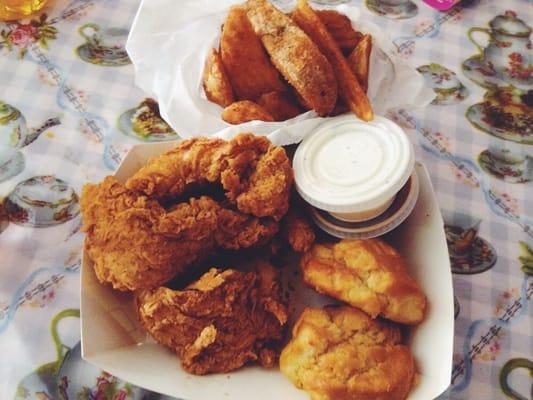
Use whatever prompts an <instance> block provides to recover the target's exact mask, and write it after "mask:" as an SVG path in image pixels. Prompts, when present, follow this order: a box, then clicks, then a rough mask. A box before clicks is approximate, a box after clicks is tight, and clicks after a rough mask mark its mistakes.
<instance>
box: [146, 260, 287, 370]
mask: <svg viewBox="0 0 533 400" xmlns="http://www.w3.org/2000/svg"><path fill="white" fill-rule="evenodd" d="M137 308H138V313H139V319H140V321H141V324H142V326H143V327H144V328H145V329H146V330H147V331H148V332H149V333H150V334H151V335H152V336H153V337H154V339H155V340H156V341H157V342H159V343H160V344H162V345H164V346H166V347H168V348H170V349H172V350H173V351H175V352H176V353H177V354H178V356H179V358H180V359H181V363H182V366H183V368H184V369H185V370H186V371H188V372H190V373H193V374H197V375H203V374H209V373H216V372H229V371H232V370H235V369H237V368H240V367H241V366H243V365H245V364H247V363H250V362H258V363H260V364H261V365H263V366H265V367H273V366H274V365H275V364H276V362H277V359H278V349H277V347H278V345H279V341H280V340H281V338H282V334H283V327H284V325H285V323H286V321H287V308H286V306H285V305H284V304H283V302H282V301H281V291H280V283H279V281H278V276H277V273H276V271H275V270H274V269H273V267H272V266H270V265H269V264H267V263H266V262H261V263H258V266H257V270H256V271H252V272H239V271H236V270H233V269H229V270H226V271H222V270H219V269H216V268H212V269H211V270H210V271H209V272H207V273H206V274H204V275H203V276H202V277H201V278H200V279H199V280H198V281H196V282H194V283H193V284H191V285H189V286H188V287H187V288H186V289H184V290H176V291H175V290H171V289H168V288H165V287H161V288H158V289H156V290H144V291H140V292H138V293H137Z"/></svg>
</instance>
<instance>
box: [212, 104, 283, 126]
mask: <svg viewBox="0 0 533 400" xmlns="http://www.w3.org/2000/svg"><path fill="white" fill-rule="evenodd" d="M221 117H222V119H223V120H224V121H226V122H227V123H228V124H232V125H239V124H244V123H245V122H250V121H266V122H272V121H274V117H273V116H272V115H270V113H269V112H268V111H267V110H266V109H265V108H263V107H261V106H260V105H259V104H257V103H254V102H253V101H250V100H241V101H236V102H235V103H232V104H230V105H229V106H227V107H226V108H225V109H224V111H222V115H221Z"/></svg>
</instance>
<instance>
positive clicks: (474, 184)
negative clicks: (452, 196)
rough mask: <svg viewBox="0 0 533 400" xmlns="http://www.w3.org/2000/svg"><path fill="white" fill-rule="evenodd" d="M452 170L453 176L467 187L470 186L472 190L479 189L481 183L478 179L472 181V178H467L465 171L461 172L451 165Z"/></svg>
mask: <svg viewBox="0 0 533 400" xmlns="http://www.w3.org/2000/svg"><path fill="white" fill-rule="evenodd" d="M450 169H451V170H452V174H453V175H454V176H455V178H456V179H457V180H458V181H459V182H460V183H463V184H465V185H467V186H470V187H471V188H478V187H479V181H477V179H475V178H474V179H472V178H471V177H469V176H467V175H466V174H465V172H464V170H461V169H459V168H457V167H456V166H455V165H453V164H452V165H450Z"/></svg>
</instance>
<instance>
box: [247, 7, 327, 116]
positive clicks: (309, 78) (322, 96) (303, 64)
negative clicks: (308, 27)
mask: <svg viewBox="0 0 533 400" xmlns="http://www.w3.org/2000/svg"><path fill="white" fill-rule="evenodd" d="M246 10H247V15H248V18H249V20H250V23H251V24H252V27H253V29H254V31H255V33H256V35H257V36H259V38H260V39H261V42H262V43H263V46H264V47H265V49H266V51H267V52H268V54H269V55H270V58H271V60H272V63H273V64H274V65H275V66H276V68H277V69H278V71H280V72H281V74H282V75H283V77H284V78H285V79H286V80H287V81H288V82H289V84H291V85H292V86H293V87H294V88H295V89H296V91H297V92H298V93H299V94H300V96H301V97H302V98H303V100H304V101H305V104H306V105H307V106H308V107H309V108H312V109H314V110H315V111H316V112H317V113H318V114H319V115H321V116H326V115H328V114H329V113H330V112H331V110H332V109H333V107H334V106H335V102H336V100H337V80H336V78H335V74H334V73H333V68H332V66H331V64H330V62H329V61H328V59H327V58H326V57H325V56H324V54H322V53H321V52H320V50H319V48H318V47H317V45H316V44H315V43H313V41H312V40H311V38H309V36H308V35H307V34H306V33H305V32H304V31H302V29H300V28H299V27H298V26H297V25H296V24H295V23H294V22H293V21H292V20H291V19H290V18H289V17H288V16H287V15H285V14H283V13H282V12H281V11H279V10H278V9H277V8H276V7H274V6H273V5H272V4H270V3H269V2H268V1H267V0H248V1H247V2H246Z"/></svg>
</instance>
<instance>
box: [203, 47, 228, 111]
mask: <svg viewBox="0 0 533 400" xmlns="http://www.w3.org/2000/svg"><path fill="white" fill-rule="evenodd" d="M202 84H203V86H204V91H205V95H206V96H207V98H208V99H209V100H210V101H212V102H213V103H216V104H218V105H219V106H222V107H226V106H229V105H230V104H231V103H233V101H234V98H233V89H232V88H231V84H230V82H229V79H228V76H227V74H226V70H225V68H224V65H223V64H222V60H221V59H220V54H218V52H217V51H216V50H215V49H211V51H210V52H209V54H208V56H207V58H206V60H205V66H204V74H203V81H202Z"/></svg>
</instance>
